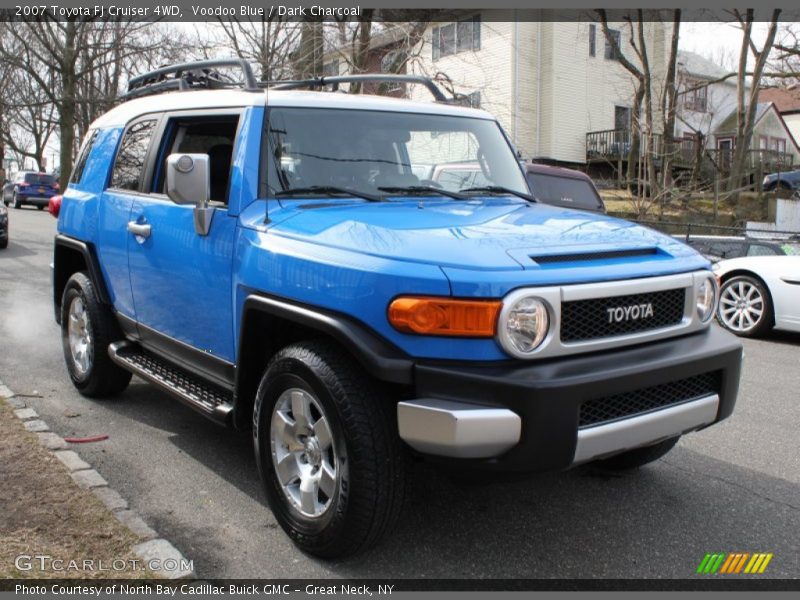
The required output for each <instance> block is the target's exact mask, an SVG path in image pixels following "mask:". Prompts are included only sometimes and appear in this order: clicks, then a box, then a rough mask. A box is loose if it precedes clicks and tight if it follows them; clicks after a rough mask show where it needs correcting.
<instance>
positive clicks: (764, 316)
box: [717, 275, 773, 337]
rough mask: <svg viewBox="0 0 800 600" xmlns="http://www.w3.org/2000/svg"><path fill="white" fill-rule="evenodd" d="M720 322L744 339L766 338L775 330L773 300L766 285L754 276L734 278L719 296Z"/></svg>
mask: <svg viewBox="0 0 800 600" xmlns="http://www.w3.org/2000/svg"><path fill="white" fill-rule="evenodd" d="M717 319H718V320H719V322H720V324H721V325H722V326H723V327H725V328H726V329H728V330H730V331H732V332H733V333H735V334H736V335H739V336H742V337H755V336H758V335H762V334H764V333H766V332H767V331H769V330H770V329H771V328H772V323H773V309H772V300H771V298H770V295H769V292H768V291H767V289H766V287H765V286H764V284H763V283H762V282H761V281H760V280H758V279H756V278H755V277H752V276H750V275H738V276H736V277H731V278H730V279H728V280H726V281H724V282H723V284H722V289H721V290H720V293H719V309H718V310H717Z"/></svg>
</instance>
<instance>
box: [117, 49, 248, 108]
mask: <svg viewBox="0 0 800 600" xmlns="http://www.w3.org/2000/svg"><path fill="white" fill-rule="evenodd" d="M224 67H238V68H240V69H241V70H242V75H243V76H244V82H243V84H240V83H238V82H228V81H225V80H224V79H223V78H222V77H221V76H220V75H219V74H218V73H217V72H216V71H215V70H214V69H218V68H224ZM170 75H171V76H172V77H170ZM231 87H237V88H241V89H244V90H246V91H249V92H257V91H260V90H261V88H262V86H260V85H259V83H258V81H256V78H255V75H253V69H252V67H251V66H250V63H249V62H247V61H246V60H245V59H243V58H220V59H213V60H197V61H192V62H187V63H180V64H177V65H170V66H168V67H161V68H160V69H156V70H155V71H150V72H149V73H144V74H142V75H138V76H136V77H133V78H132V79H131V80H130V81H129V82H128V91H127V93H126V94H124V95H123V96H122V98H123V99H126V100H127V99H130V98H136V97H139V96H149V95H151V94H160V93H161V92H165V91H168V90H176V89H177V90H190V89H220V88H231Z"/></svg>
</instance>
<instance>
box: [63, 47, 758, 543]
mask: <svg viewBox="0 0 800 600" xmlns="http://www.w3.org/2000/svg"><path fill="white" fill-rule="evenodd" d="M231 66H236V67H239V68H241V70H242V72H243V74H244V81H243V83H242V84H241V85H240V86H238V87H236V88H235V89H231V87H232V86H230V85H228V84H225V82H226V81H228V80H226V79H223V78H222V77H218V76H216V75H215V70H217V69H220V68H229V67H231ZM395 77H397V76H395ZM364 78H368V79H377V80H386V79H387V78H389V76H360V77H359V76H349V77H347V76H345V77H333V78H324V79H322V78H321V79H314V80H309V81H303V82H288V83H280V82H272V83H270V84H263V83H260V82H257V81H256V80H255V79H254V77H253V75H252V73H251V71H250V66H249V65H248V64H247V63H241V62H239V61H207V62H202V63H191V64H183V65H177V66H174V67H167V68H164V69H160V70H158V71H155V72H153V73H149V74H147V75H144V76H142V77H139V78H136V79H134V80H132V81H131V87H130V91H129V93H128V96H129V98H130V99H129V100H128V101H126V102H124V103H122V104H121V105H119V106H118V107H116V108H114V109H113V110H111V111H110V112H108V113H107V114H106V115H104V116H103V117H101V118H100V119H99V120H97V121H96V122H95V123H94V124H93V125H92V126H91V128H90V130H89V133H88V134H87V136H86V140H85V141H84V143H83V147H82V149H81V150H80V154H79V157H78V158H77V160H76V165H75V168H74V172H73V173H72V175H71V178H70V184H69V187H68V189H67V190H66V192H65V193H64V199H63V203H62V206H61V212H60V215H59V220H58V235H57V237H56V240H55V259H54V266H53V268H54V271H53V284H54V288H53V291H54V301H55V309H56V318H57V320H58V321H59V322H60V324H61V329H62V339H63V347H64V356H65V359H66V364H67V368H68V371H69V376H70V377H71V379H72V382H73V383H74V385H75V387H77V389H78V390H79V391H80V392H81V393H82V394H84V395H85V396H88V397H92V398H102V397H106V396H110V395H112V394H116V393H119V392H122V390H124V389H125V387H126V386H127V385H128V382H129V381H130V379H131V374H136V375H138V376H140V377H142V378H143V379H145V380H147V381H149V382H151V383H152V384H153V385H155V386H156V387H158V388H160V389H162V390H164V391H165V392H167V393H168V394H170V395H172V396H174V397H175V398H177V399H178V400H180V401H182V402H184V403H186V404H187V405H189V406H190V407H192V408H193V409H196V410H197V411H199V412H200V413H202V414H203V415H205V416H207V417H208V418H209V419H212V420H214V421H216V422H218V423H220V424H224V425H230V426H232V427H235V428H236V429H239V430H249V431H252V438H253V442H254V449H255V455H256V458H257V463H258V469H259V472H260V475H261V478H262V480H263V485H264V489H265V491H266V497H267V500H268V502H269V505H270V507H271V509H272V511H273V512H274V514H275V516H276V518H277V520H278V521H279V523H280V524H281V526H282V527H283V529H284V530H285V531H286V532H287V533H288V535H289V536H291V538H292V540H294V542H295V543H296V544H298V545H299V546H300V547H301V548H303V549H304V550H306V551H308V552H310V553H312V554H316V555H318V556H323V557H334V556H343V555H347V554H352V553H355V552H358V551H361V550H364V549H365V548H368V547H369V546H370V545H372V544H374V543H375V542H377V541H378V540H379V539H380V538H381V537H382V536H384V535H385V534H386V533H387V532H388V531H389V529H390V528H391V526H392V525H393V523H394V522H395V521H396V520H397V518H398V515H399V514H400V509H401V506H402V503H403V497H404V493H405V489H406V487H407V484H408V474H409V468H408V463H409V458H410V457H414V456H416V457H425V458H428V459H430V460H435V461H437V462H439V463H441V464H443V465H449V466H456V467H465V466H466V467H470V468H474V469H486V470H490V469H495V470H506V471H545V470H559V469H567V468H570V467H572V466H575V465H579V464H583V463H587V462H590V461H600V462H601V464H602V465H604V466H605V467H606V468H609V469H624V468H633V467H638V466H640V465H643V464H646V463H648V462H651V461H653V460H655V459H657V458H659V457H660V456H662V455H664V454H665V453H666V452H668V451H669V450H670V449H671V448H672V447H673V446H674V445H675V443H676V442H677V440H678V438H679V437H680V436H681V435H683V434H686V433H689V432H692V431H695V430H698V429H703V428H705V427H707V426H709V425H712V424H714V423H717V422H719V421H720V420H722V419H724V418H726V417H727V416H729V415H730V414H731V411H732V410H733V407H734V403H735V401H736V395H737V389H738V385H739V370H740V361H741V354H742V350H741V346H740V343H739V342H738V341H737V340H736V338H734V337H733V336H731V335H730V334H728V333H727V332H724V331H722V330H721V329H719V328H718V327H716V326H714V325H712V321H713V317H714V313H715V305H716V301H717V282H716V281H715V279H714V276H713V274H712V272H711V271H710V265H709V263H708V261H707V260H706V259H705V258H703V257H702V256H700V255H699V254H698V253H697V252H695V251H694V250H692V249H691V248H689V247H687V246H686V245H684V244H682V243H680V242H679V241H677V240H675V239H673V238H671V237H669V236H665V235H661V234H659V233H657V232H655V231H653V230H651V229H647V228H644V227H640V226H638V225H635V224H633V223H629V222H626V221H621V220H617V219H613V218H610V217H607V216H605V215H602V214H592V213H588V212H582V211H575V210H571V209H567V208H561V207H554V206H547V205H544V204H540V203H538V202H536V200H535V199H534V198H533V197H531V196H530V195H529V193H528V188H527V185H526V183H525V177H524V174H523V172H522V170H521V168H520V165H519V163H518V162H517V160H516V156H515V151H514V149H513V147H512V146H511V144H510V143H509V139H508V137H507V136H506V135H505V133H504V132H503V130H502V128H501V127H500V125H499V123H498V122H497V121H496V120H495V119H494V118H493V117H492V116H491V115H489V114H487V113H485V112H483V111H480V110H475V109H471V108H465V107H461V106H457V105H455V103H452V102H449V101H448V100H447V98H445V96H444V95H443V94H442V92H441V91H440V90H439V89H438V88H437V87H436V86H435V85H434V84H433V83H432V82H431V81H429V80H420V79H418V78H417V79H415V78H405V79H403V80H404V81H406V82H415V83H422V84H424V85H426V86H427V87H428V89H429V90H431V92H432V93H433V94H434V99H435V100H436V101H435V102H430V103H422V102H411V101H407V100H401V99H390V98H378V97H371V96H360V95H351V94H342V93H326V92H324V91H322V90H323V89H325V88H327V87H334V88H336V87H338V86H339V85H342V84H346V83H348V82H352V81H354V80H358V79H362V80H363V79H364ZM299 88H304V89H299ZM165 91H170V92H171V93H161V92H165ZM465 162H469V163H475V164H477V165H479V167H480V169H481V171H482V174H483V177H482V182H481V184H480V185H479V186H474V187H462V186H461V185H460V184H453V183H452V182H451V183H450V184H449V185H448V182H446V181H441V180H440V181H434V180H431V179H426V174H428V173H432V172H434V171H435V170H436V168H437V167H440V166H441V165H443V164H448V163H454V164H455V163H458V164H463V163H465Z"/></svg>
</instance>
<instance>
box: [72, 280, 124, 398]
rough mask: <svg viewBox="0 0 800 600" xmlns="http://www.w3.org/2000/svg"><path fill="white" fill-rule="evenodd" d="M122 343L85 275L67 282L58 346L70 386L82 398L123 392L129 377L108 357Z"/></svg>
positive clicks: (112, 316) (113, 322)
mask: <svg viewBox="0 0 800 600" xmlns="http://www.w3.org/2000/svg"><path fill="white" fill-rule="evenodd" d="M120 339H122V334H121V332H120V331H119V325H118V324H117V321H116V319H115V318H114V315H113V313H112V312H111V310H110V309H109V308H108V307H107V306H106V305H104V304H101V303H100V302H98V300H97V297H96V296H95V291H94V284H93V283H92V280H91V279H89V277H87V276H86V274H85V273H75V274H74V275H73V276H72V277H70V278H69V281H67V285H66V287H65V288H64V295H63V296H62V300H61V342H62V346H63V349H64V360H65V361H66V364H67V371H69V376H70V378H71V379H72V383H73V385H74V386H75V387H76V388H77V389H78V391H79V392H80V393H81V394H83V395H84V396H88V397H91V398H101V397H103V396H111V395H113V394H116V393H119V392H121V391H122V390H124V389H125V388H126V387H127V386H128V383H130V380H131V373H130V372H128V371H125V370H124V369H121V368H120V367H118V366H117V365H116V364H114V362H113V361H112V360H111V358H109V356H108V346H109V344H111V343H112V342H116V341H119V340H120Z"/></svg>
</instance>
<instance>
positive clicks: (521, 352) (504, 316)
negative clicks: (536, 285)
mask: <svg viewBox="0 0 800 600" xmlns="http://www.w3.org/2000/svg"><path fill="white" fill-rule="evenodd" d="M549 327H550V317H549V315H548V312H547V305H545V303H544V302H542V301H541V300H539V299H538V298H534V297H530V296H524V297H522V298H519V299H518V300H515V301H513V302H512V304H511V305H509V306H505V307H503V310H502V311H501V312H500V322H499V323H498V327H497V331H498V334H499V337H500V342H501V344H502V345H503V347H504V348H505V349H506V351H508V352H509V353H510V354H512V355H514V356H517V357H520V358H525V357H526V356H528V355H530V354H532V353H533V352H534V351H535V350H536V349H537V348H538V347H539V346H540V345H541V344H542V342H543V341H544V339H545V338H546V337H547V331H548V329H549Z"/></svg>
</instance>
